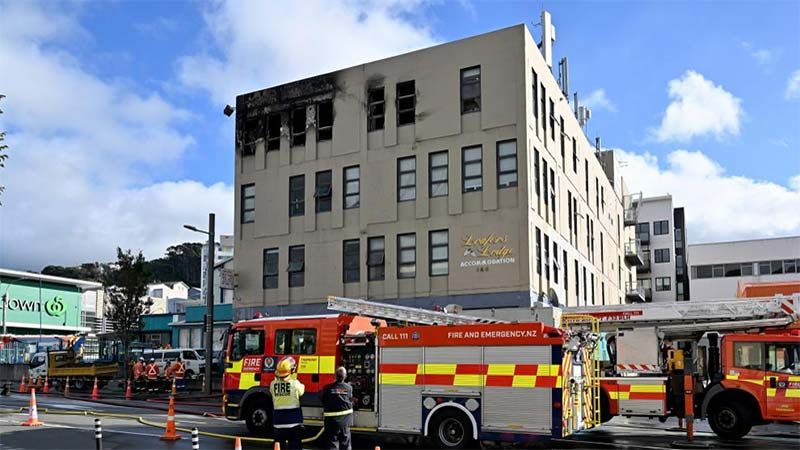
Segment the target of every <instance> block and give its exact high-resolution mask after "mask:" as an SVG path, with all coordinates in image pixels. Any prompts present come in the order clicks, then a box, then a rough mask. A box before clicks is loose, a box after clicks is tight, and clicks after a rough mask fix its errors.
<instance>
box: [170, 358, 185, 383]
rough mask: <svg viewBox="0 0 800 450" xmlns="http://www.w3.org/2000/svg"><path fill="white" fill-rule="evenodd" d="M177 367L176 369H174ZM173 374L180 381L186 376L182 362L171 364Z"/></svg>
mask: <svg viewBox="0 0 800 450" xmlns="http://www.w3.org/2000/svg"><path fill="white" fill-rule="evenodd" d="M175 365H177V366H178V367H175ZM172 373H174V374H175V378H176V379H178V380H182V379H183V376H184V375H185V374H186V365H185V364H183V363H182V362H179V363H175V364H173V372H172Z"/></svg>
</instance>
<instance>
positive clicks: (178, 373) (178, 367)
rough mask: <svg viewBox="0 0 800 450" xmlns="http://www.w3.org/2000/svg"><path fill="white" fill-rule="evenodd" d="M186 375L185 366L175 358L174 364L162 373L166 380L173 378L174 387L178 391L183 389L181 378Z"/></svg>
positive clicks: (178, 358) (179, 359)
mask: <svg viewBox="0 0 800 450" xmlns="http://www.w3.org/2000/svg"><path fill="white" fill-rule="evenodd" d="M185 375H186V364H184V363H183V361H182V360H181V357H180V356H179V357H177V358H175V362H173V363H172V365H170V366H169V367H168V368H167V370H166V371H165V372H164V376H165V377H167V380H169V379H170V378H175V386H176V387H177V388H179V389H182V388H183V377H184V376H185Z"/></svg>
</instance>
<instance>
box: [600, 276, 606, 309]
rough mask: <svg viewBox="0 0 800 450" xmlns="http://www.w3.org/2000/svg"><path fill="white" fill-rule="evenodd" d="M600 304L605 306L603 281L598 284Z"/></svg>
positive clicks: (604, 285) (604, 283)
mask: <svg viewBox="0 0 800 450" xmlns="http://www.w3.org/2000/svg"><path fill="white" fill-rule="evenodd" d="M600 304H601V305H605V304H606V282H605V281H601V282H600Z"/></svg>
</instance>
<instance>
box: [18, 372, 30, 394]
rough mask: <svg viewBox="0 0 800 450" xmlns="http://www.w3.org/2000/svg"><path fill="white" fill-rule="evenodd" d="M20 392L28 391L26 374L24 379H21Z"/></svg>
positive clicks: (23, 376)
mask: <svg viewBox="0 0 800 450" xmlns="http://www.w3.org/2000/svg"><path fill="white" fill-rule="evenodd" d="M19 392H20V393H22V394H25V393H26V392H28V385H27V384H25V375H24V374H23V375H22V379H21V380H20V381H19Z"/></svg>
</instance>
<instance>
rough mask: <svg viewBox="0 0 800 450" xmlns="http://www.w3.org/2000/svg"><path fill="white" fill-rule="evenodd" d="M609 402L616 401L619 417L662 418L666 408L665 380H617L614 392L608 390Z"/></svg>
mask: <svg viewBox="0 0 800 450" xmlns="http://www.w3.org/2000/svg"><path fill="white" fill-rule="evenodd" d="M608 395H609V397H610V400H612V401H613V400H617V405H618V408H619V414H620V415H640V416H663V415H664V414H665V413H666V406H667V404H666V403H667V388H666V378H664V377H654V378H644V377H631V378H630V379H625V378H617V379H616V390H613V389H611V390H609V392H608Z"/></svg>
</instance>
